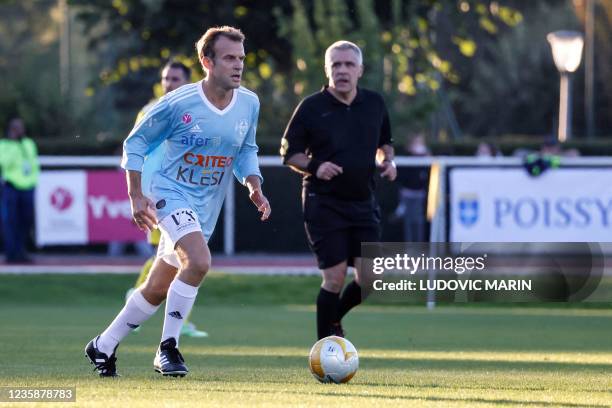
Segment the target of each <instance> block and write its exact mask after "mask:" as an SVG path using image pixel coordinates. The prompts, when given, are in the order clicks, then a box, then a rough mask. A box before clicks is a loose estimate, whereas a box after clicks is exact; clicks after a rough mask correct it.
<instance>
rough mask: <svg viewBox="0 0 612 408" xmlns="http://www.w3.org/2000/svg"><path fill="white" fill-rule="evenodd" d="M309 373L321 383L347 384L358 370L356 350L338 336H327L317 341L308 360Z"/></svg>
mask: <svg viewBox="0 0 612 408" xmlns="http://www.w3.org/2000/svg"><path fill="white" fill-rule="evenodd" d="M308 362H309V366H310V372H311V373H312V375H313V376H314V378H316V379H317V380H319V381H321V382H322V383H329V382H333V383H336V384H340V383H346V382H349V381H350V379H351V378H353V376H354V375H355V373H356V372H357V369H358V368H359V356H358V355H357V349H355V346H353V344H352V343H351V342H350V341H348V340H347V339H343V338H342V337H338V336H329V337H325V338H323V339H321V340H319V341H317V342H316V343H315V344H314V346H312V349H311V350H310V356H309V358H308Z"/></svg>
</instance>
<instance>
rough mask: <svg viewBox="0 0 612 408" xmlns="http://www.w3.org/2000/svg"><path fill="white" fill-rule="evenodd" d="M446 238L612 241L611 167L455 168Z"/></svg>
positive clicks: (488, 240) (499, 240) (451, 239)
mask: <svg viewBox="0 0 612 408" xmlns="http://www.w3.org/2000/svg"><path fill="white" fill-rule="evenodd" d="M449 188H450V215H449V218H450V241H453V242H612V169H610V168H560V169H552V170H548V171H546V172H545V173H543V174H542V175H540V176H538V177H531V176H530V175H528V174H527V172H526V171H525V170H524V169H522V168H497V169H492V168H482V167H480V168H453V169H451V171H450V176H449Z"/></svg>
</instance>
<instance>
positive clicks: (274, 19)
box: [0, 0, 612, 153]
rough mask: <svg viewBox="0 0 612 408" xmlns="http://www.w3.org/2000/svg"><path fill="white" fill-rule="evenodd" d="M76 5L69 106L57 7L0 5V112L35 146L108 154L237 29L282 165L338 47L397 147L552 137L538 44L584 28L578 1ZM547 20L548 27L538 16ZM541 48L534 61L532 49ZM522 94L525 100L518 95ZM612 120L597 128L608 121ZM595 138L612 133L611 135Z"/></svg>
mask: <svg viewBox="0 0 612 408" xmlns="http://www.w3.org/2000/svg"><path fill="white" fill-rule="evenodd" d="M67 1H68V4H69V5H70V10H71V14H72V15H73V16H76V19H77V20H78V24H74V25H73V27H72V28H73V41H75V42H76V40H75V39H74V37H76V39H78V40H79V41H82V42H86V43H87V45H88V51H79V49H80V47H75V49H74V55H73V58H74V59H78V58H81V59H84V58H86V59H88V61H89V64H90V66H91V65H92V64H93V65H94V66H93V68H92V69H90V71H88V72H87V74H88V75H90V79H89V84H88V86H87V87H85V86H83V89H84V92H83V90H81V89H79V92H81V93H84V95H85V96H83V95H73V97H72V100H69V101H66V100H63V98H62V96H61V95H60V92H59V89H58V88H59V87H58V81H57V78H58V76H59V73H58V72H57V66H58V58H57V54H58V28H57V27H58V26H57V16H56V14H57V11H56V9H57V4H58V2H57V1H56V0H40V1H37V2H36V4H35V5H34V2H17V1H4V2H0V7H1V8H2V10H1V11H2V13H0V14H1V16H0V22H2V24H0V33H2V34H3V35H2V36H0V47H2V48H1V50H2V58H0V69H2V70H3V74H4V76H5V77H11V78H15V80H14V81H11V82H8V81H6V82H4V83H2V84H0V91H1V92H0V107H1V108H2V112H6V111H8V110H10V109H12V107H14V106H20V107H21V108H20V109H21V110H24V109H25V110H28V109H29V112H31V113H27V112H26V114H24V116H25V117H26V119H28V123H30V122H31V121H30V120H29V119H30V117H32V118H33V119H32V120H33V121H34V122H32V125H31V126H30V128H31V129H32V130H33V132H39V131H40V134H45V135H48V136H54V137H56V136H57V135H58V134H63V135H66V134H68V136H69V137H71V143H72V144H71V145H70V146H74V143H73V142H74V140H76V139H75V138H74V136H75V135H81V138H80V139H78V140H80V143H81V145H83V144H86V143H88V144H90V145H93V146H101V145H103V146H108V148H110V146H111V145H112V144H115V145H116V144H117V143H119V141H120V140H122V139H123V138H124V137H125V135H126V133H127V132H128V131H129V129H130V127H131V125H132V119H133V116H134V114H135V112H136V111H137V110H138V109H139V108H140V107H141V106H142V105H143V104H145V103H146V102H147V101H148V100H150V99H151V98H152V97H153V96H154V92H155V91H156V90H155V84H156V82H157V78H158V70H159V68H160V67H161V66H162V65H163V63H164V62H165V61H166V60H167V59H168V58H170V57H176V58H178V59H180V60H182V61H183V62H185V63H186V64H187V65H189V66H191V67H192V68H195V69H194V76H193V78H192V79H193V80H197V79H199V78H201V76H202V73H201V70H200V68H199V63H198V61H197V59H196V58H195V51H194V42H195V41H196V40H197V38H198V37H199V35H201V33H202V32H203V30H204V29H205V28H206V27H208V26H211V25H220V24H230V25H235V26H237V27H240V28H241V29H242V30H243V31H244V32H245V34H246V35H247V41H246V44H245V46H246V49H247V56H246V71H245V76H244V83H245V86H247V87H249V88H251V89H253V90H255V91H256V92H257V93H258V94H259V95H260V98H261V100H262V107H261V119H260V126H259V138H258V139H259V141H260V143H261V144H262V145H263V146H264V151H266V152H267V153H273V152H275V151H276V148H277V145H278V139H279V138H280V135H281V134H282V132H283V130H284V126H285V124H286V121H287V119H288V117H289V116H290V115H291V112H292V110H293V108H294V107H295V104H296V103H297V101H298V100H299V99H301V98H302V97H303V96H305V95H306V94H308V93H311V92H315V91H316V90H318V89H319V88H320V87H321V85H322V84H323V83H324V82H325V78H324V73H323V52H324V50H325V48H326V47H327V46H328V45H329V44H330V43H331V42H333V41H335V40H337V39H339V38H347V39H349V40H352V41H355V42H356V43H358V44H359V45H360V46H361V47H363V49H364V58H365V59H364V63H365V66H366V71H365V75H364V78H363V82H362V83H363V85H364V86H367V87H370V88H373V89H376V90H379V91H381V92H382V93H383V94H384V95H385V98H386V99H387V102H388V106H389V108H390V110H391V114H392V116H393V124H394V128H395V129H394V130H395V135H396V136H397V138H398V139H400V140H401V138H402V137H404V136H407V135H408V134H409V133H411V132H415V131H420V130H424V129H425V130H431V133H432V134H434V135H436V136H437V137H438V138H439V139H440V140H446V136H448V135H449V134H450V135H451V136H458V135H461V130H463V131H464V132H465V133H467V134H468V135H474V136H481V135H491V136H499V135H501V134H508V133H521V132H527V133H531V132H533V133H539V134H541V133H543V132H548V130H549V129H551V128H552V126H551V122H552V121H554V118H553V115H554V114H555V111H556V106H557V103H556V101H555V100H554V99H555V98H556V93H557V92H558V90H557V86H558V84H557V78H556V74H551V72H554V66H553V64H552V58H551V57H550V55H549V54H550V51H549V50H548V49H547V48H546V47H547V44H546V43H545V39H544V38H537V39H536V38H533V36H536V35H537V36H540V34H541V33H540V31H544V29H543V28H542V27H545V26H546V23H547V22H549V21H552V20H558V21H562V20H564V19H565V21H568V20H571V19H572V18H574V17H573V15H574V14H578V16H579V17H580V10H581V7H582V6H581V5H580V4H579V3H580V2H581V1H582V2H584V0H573V2H572V3H571V4H572V6H573V7H574V8H573V11H572V8H571V7H568V4H569V3H568V2H569V0H542V1H538V2H524V1H521V0H499V1H492V0H457V1H446V0H387V1H374V0H327V1H325V0H309V1H300V0H277V1H269V0H263V1H257V2H254V1H249V0H230V1H226V2H211V1H198V2H193V1H187V0H173V1H170V0H67ZM600 3H602V5H600V9H602V10H604V11H605V12H606V13H608V14H606V13H600V14H603V15H604V16H608V17H602V16H601V15H599V14H598V20H597V27H596V31H597V36H598V39H599V42H598V45H597V47H601V48H602V49H604V48H605V49H607V50H609V47H610V44H609V42H605V43H604V41H603V40H602V39H605V38H606V37H605V35H606V33H608V38H609V34H610V32H611V31H610V21H611V20H610V17H609V16H610V10H609V9H610V8H612V7H608V6H605V7H604V6H603V3H605V2H602V1H600ZM606 4H607V3H606ZM35 6H36V7H35ZM543 7H548V10H549V11H550V15H547V14H546V13H544V12H542V11H538V10H540V8H543ZM556 15H558V16H559V17H558V18H556V17H555V18H554V19H553V18H549V17H550V16H556ZM54 16H55V17H54ZM49 21H52V22H53V24H49ZM540 26H541V27H540ZM577 26H578V27H579V23H577ZM81 27H83V29H82V30H81ZM538 27H540V29H538ZM556 28H562V27H556ZM563 28H567V27H563ZM19 33H21V34H19ZM43 33H51V34H50V35H48V36H46V34H43ZM19 35H21V36H22V37H23V36H25V37H28V38H29V40H27V41H29V43H28V44H29V45H28V46H25V47H22V46H19V45H18V44H24V42H23V41H24V40H23V39H19V38H18V37H19ZM536 42H538V45H537V46H536V47H535V48H536V49H537V50H538V51H537V52H538V53H539V54H537V55H536V57H537V58H535V57H534V55H535V54H534V51H533V48H534V47H530V46H533V44H535V43H536ZM74 45H76V44H74ZM11 47H12V48H11ZM598 52H600V50H599V48H598ZM602 52H603V51H602ZM80 54H87V55H86V56H83V55H80ZM531 54H534V55H532V56H529V55H531ZM18 55H19V57H17V56H18ZM605 55H609V53H608V54H605ZM534 58H535V59H534ZM547 59H548V61H547ZM597 60H598V64H599V65H598V69H597V75H598V81H599V82H598V84H599V86H598V88H597V92H598V93H597V96H598V101H597V108H598V110H600V111H601V110H602V109H608V110H609V109H610V106H611V103H610V101H612V86H611V85H610V83H612V81H609V80H608V81H606V80H605V79H606V78H608V77H606V76H604V75H610V72H609V67H608V66H609V64H606V62H607V61H606V60H605V59H604V58H603V55H602V56H600V57H598V59H597ZM608 60H609V59H608ZM508 64H509V65H508ZM529 64H535V65H533V66H531V65H529ZM547 64H548V67H547ZM41 67H44V69H41ZM511 70H512V72H511ZM551 70H553V71H551ZM606 70H608V71H606ZM81 72H86V71H83V70H82V71H81ZM604 72H607V74H604ZM578 75H580V73H579V74H578ZM502 79H503V80H502ZM577 79H578V78H577ZM73 80H75V81H76V80H81V81H82V78H79V77H78V76H77V75H73ZM506 81H508V82H506ZM577 82H578V81H576V83H577ZM519 84H527V85H528V86H526V87H525V86H523V87H522V88H525V89H521V90H520V92H515V91H516V87H519V86H520V85H519ZM553 87H554V88H553ZM575 89H576V90H577V91H578V86H577V87H576V88H575ZM158 91H159V90H158ZM577 93H578V92H577ZM576 96H578V95H576ZM508 98H510V99H511V100H507V99H508ZM575 100H576V101H577V100H578V98H576V99H575ZM551 101H552V102H551ZM547 105H550V106H547ZM94 108H95V109H96V110H93V109H94ZM33 112H36V115H35V114H34V113H33ZM607 112H608V111H606V112H603V113H601V112H598V113H597V117H598V119H600V120H601V118H602V117H606V118H609V117H610V115H609V114H607ZM455 113H456V115H455ZM3 114H4V113H3ZM575 114H576V115H577V116H579V115H580V114H581V112H580V110H579V108H576V109H575ZM34 116H36V117H38V118H39V119H34ZM57 118H61V120H57ZM500 119H501V120H500ZM36 120H38V122H36ZM575 123H576V124H577V125H579V124H580V118H579V117H577V118H576V121H575ZM598 127H599V129H600V131H602V130H603V131H604V132H605V131H607V132H610V131H611V130H612V125H611V124H606V123H604V124H603V126H602V123H599V124H598ZM266 145H268V146H270V148H269V149H268V150H265V146H266ZM104 148H105V149H107V147H104ZM43 151H44V147H43ZM98 151H99V150H98Z"/></svg>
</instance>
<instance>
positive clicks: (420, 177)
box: [391, 133, 431, 242]
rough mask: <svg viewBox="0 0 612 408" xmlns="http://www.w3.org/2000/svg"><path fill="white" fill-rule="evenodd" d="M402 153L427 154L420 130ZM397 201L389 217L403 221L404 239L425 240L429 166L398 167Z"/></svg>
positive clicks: (427, 149)
mask: <svg viewBox="0 0 612 408" xmlns="http://www.w3.org/2000/svg"><path fill="white" fill-rule="evenodd" d="M404 148H405V150H406V153H407V154H408V155H409V156H413V157H426V156H431V151H430V149H429V147H428V146H427V144H426V141H425V136H424V135H423V134H422V133H419V134H417V135H416V136H414V137H412V138H411V139H408V143H407V144H406V145H405V146H404ZM398 181H399V183H400V185H401V187H400V189H399V198H398V205H397V208H396V209H395V211H394V212H393V215H392V216H391V220H401V221H402V223H403V224H404V241H405V242H425V241H427V240H428V237H427V220H426V212H425V210H426V198H427V185H428V184H429V166H428V165H424V166H409V167H401V168H400V170H399V171H398Z"/></svg>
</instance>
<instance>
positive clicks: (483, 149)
mask: <svg viewBox="0 0 612 408" xmlns="http://www.w3.org/2000/svg"><path fill="white" fill-rule="evenodd" d="M476 156H477V157H501V156H502V154H501V152H500V151H499V149H497V147H495V146H494V145H492V144H491V143H487V142H480V143H479V144H478V148H477V149H476Z"/></svg>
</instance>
